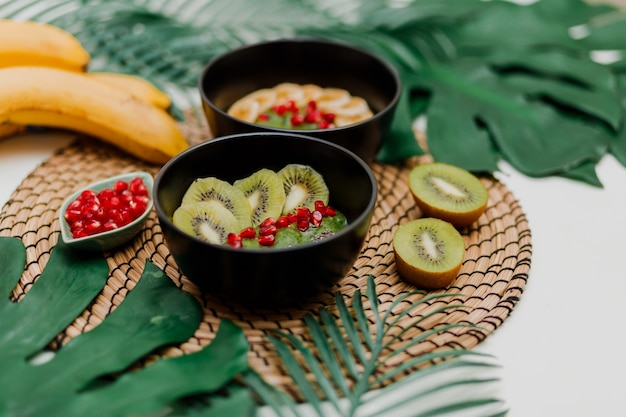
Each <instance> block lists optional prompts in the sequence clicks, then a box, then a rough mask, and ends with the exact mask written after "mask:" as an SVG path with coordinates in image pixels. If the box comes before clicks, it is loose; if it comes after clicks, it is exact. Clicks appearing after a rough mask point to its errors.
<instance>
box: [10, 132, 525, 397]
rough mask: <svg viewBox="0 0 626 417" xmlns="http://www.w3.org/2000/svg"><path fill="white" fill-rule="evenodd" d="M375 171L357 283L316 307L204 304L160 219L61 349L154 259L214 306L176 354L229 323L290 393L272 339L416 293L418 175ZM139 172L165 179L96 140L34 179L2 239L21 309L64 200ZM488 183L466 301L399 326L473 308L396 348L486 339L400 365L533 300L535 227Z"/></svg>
mask: <svg viewBox="0 0 626 417" xmlns="http://www.w3.org/2000/svg"><path fill="white" fill-rule="evenodd" d="M185 128H186V133H187V135H188V139H189V141H190V143H195V142H198V141H200V140H205V139H208V137H206V136H205V135H204V134H203V133H202V130H198V129H197V128H196V127H195V126H194V125H189V124H187V125H185ZM372 167H373V170H374V172H375V175H376V177H377V180H378V183H379V196H378V201H377V204H376V208H375V212H374V217H373V220H372V225H371V228H370V230H369V234H368V236H367V238H366V241H365V244H364V247H363V249H362V251H361V254H360V256H359V258H358V260H357V261H356V262H355V264H354V266H353V268H352V270H351V271H350V273H349V274H348V275H347V276H345V277H344V278H343V279H342V280H341V281H340V282H339V283H338V284H337V285H336V286H335V287H334V288H332V289H330V290H329V291H327V292H326V293H323V294H321V295H320V296H319V297H316V298H315V299H313V300H312V301H311V303H310V304H308V305H306V306H302V308H297V309H295V308H291V309H282V310H275V311H273V310H272V311H270V310H264V311H250V310H247V309H245V308H243V307H238V306H234V305H229V304H225V303H222V302H220V300H217V299H215V298H213V297H211V296H208V295H203V294H201V293H200V292H199V291H198V289H197V287H196V286H195V285H194V284H193V283H191V282H190V281H189V280H188V279H187V278H186V277H185V276H183V275H182V274H181V272H180V271H179V270H178V268H177V266H176V264H175V262H174V260H173V259H172V257H171V256H170V255H169V252H168V248H167V245H166V243H165V242H164V240H163V235H162V233H161V229H160V226H159V224H158V220H157V218H156V214H155V213H154V212H153V213H151V215H150V217H149V219H148V221H147V222H146V224H145V227H144V229H143V231H142V232H141V233H140V234H139V235H138V236H137V237H136V239H135V240H134V241H132V242H131V243H130V244H128V245H127V246H125V247H122V248H120V249H119V250H117V251H115V252H112V253H106V256H107V261H108V263H109V265H110V270H111V272H110V277H109V280H108V283H107V285H106V287H105V288H104V289H103V291H102V292H101V294H100V295H99V296H98V297H97V299H96V300H95V301H94V303H93V304H92V305H91V306H90V307H89V308H88V310H86V311H85V312H84V314H82V315H81V316H80V317H78V318H77V319H76V320H75V322H74V323H72V324H71V325H70V326H69V327H68V328H67V329H66V330H65V331H64V332H63V333H62V334H61V335H59V336H58V338H57V340H55V341H54V343H55V344H63V343H65V342H66V341H67V340H69V339H70V338H71V337H73V336H75V335H77V334H79V333H80V332H83V331H85V330H88V329H90V328H92V327H93V326H95V325H97V324H98V323H100V322H101V321H102V320H103V318H104V317H105V316H106V315H107V314H108V313H109V312H110V311H111V310H112V309H114V308H115V306H117V305H119V303H120V302H121V301H122V300H123V299H124V296H125V294H126V293H127V291H129V290H131V289H132V288H133V286H134V285H135V284H136V282H137V280H138V279H139V277H140V276H141V272H142V270H143V266H144V264H145V261H146V259H150V260H151V261H152V262H153V263H155V264H156V265H158V266H159V267H160V268H162V269H163V270H164V271H165V272H166V273H167V275H168V276H169V277H170V278H171V279H172V280H173V281H174V282H175V283H176V284H177V285H178V286H179V287H180V288H181V289H183V290H184V291H187V292H189V293H191V294H193V295H194V296H195V297H196V298H197V299H198V300H199V301H200V302H201V304H202V305H203V306H204V312H205V314H204V320H203V322H202V324H201V326H200V327H199V328H198V330H197V331H196V334H195V336H194V337H193V338H192V339H190V340H189V341H187V342H186V343H184V344H183V345H181V346H180V347H178V348H172V350H175V351H177V352H171V354H180V353H182V352H191V351H194V350H198V349H200V348H201V347H202V346H204V345H207V344H208V343H210V341H211V340H212V339H213V337H214V335H215V333H216V331H217V328H218V326H219V323H220V320H221V319H222V318H228V319H230V320H232V321H234V322H235V323H237V324H238V325H239V326H241V327H242V328H243V329H244V332H245V334H246V335H247V336H248V340H249V342H250V345H251V349H250V353H249V359H250V362H251V364H252V366H253V367H254V368H255V369H256V370H257V371H258V372H259V373H260V374H261V375H263V376H264V377H265V379H266V380H267V381H268V382H270V383H273V384H275V385H278V386H281V387H283V388H285V389H287V390H288V391H290V388H292V386H291V380H290V379H289V377H288V376H287V375H286V373H285V371H284V369H283V368H282V366H281V362H280V360H279V359H278V357H277V355H276V354H275V352H274V351H273V349H272V346H271V344H270V343H269V342H268V341H267V340H266V338H264V334H265V333H266V332H267V331H268V329H275V328H280V329H286V330H288V331H290V332H292V333H293V334H296V335H299V334H303V333H304V332H305V329H306V328H305V326H304V323H303V320H302V319H303V317H304V315H305V314H307V313H313V314H315V312H316V311H317V310H318V308H319V307H321V306H326V307H327V308H328V309H329V310H330V311H331V312H334V311H335V310H334V309H333V305H334V298H333V293H334V292H335V291H339V292H340V293H342V294H343V295H344V296H345V297H346V299H347V300H348V304H350V298H351V296H352V294H353V293H354V291H355V290H356V289H357V288H361V289H363V290H364V289H365V286H366V283H367V278H368V276H369V275H370V274H371V275H372V276H373V277H375V280H376V282H377V288H378V295H379V300H380V311H385V310H386V309H387V307H388V306H389V305H390V304H391V303H392V302H393V300H394V299H395V298H396V297H397V296H399V295H400V294H404V293H406V292H409V291H411V290H413V289H414V288H413V287H412V286H410V285H408V284H406V283H404V282H403V281H402V280H401V279H400V278H399V277H398V275H397V273H396V269H395V265H394V256H393V251H392V247H391V240H392V237H393V234H394V232H395V230H396V228H397V227H398V225H399V224H402V223H404V222H406V221H408V220H411V219H414V218H417V217H419V216H420V212H419V210H418V209H417V208H416V207H415V205H414V203H413V199H412V197H411V195H410V193H409V190H408V186H407V174H408V168H407V167H401V166H394V165H380V164H373V166H372ZM133 170H147V171H150V172H152V173H153V174H156V173H157V170H158V169H157V168H155V167H152V166H149V165H145V164H143V163H142V162H140V161H137V160H136V159H133V158H130V157H128V156H127V155H125V154H123V153H121V152H119V151H117V150H115V149H113V148H111V147H109V146H107V145H105V144H103V143H101V142H99V141H97V140H95V139H90V138H81V139H78V140H77V141H76V142H75V143H72V144H70V145H69V146H67V147H66V148H63V149H62V150H60V151H59V152H57V153H56V154H54V155H53V156H52V157H50V158H49V159H48V160H47V161H45V162H44V163H43V164H41V165H40V166H39V167H37V168H36V169H35V170H34V171H33V172H32V173H31V174H30V175H29V176H28V177H27V178H26V179H24V181H23V182H22V183H21V184H20V185H19V187H18V188H17V189H16V190H15V191H14V192H13V194H12V195H11V197H10V200H9V201H8V202H7V204H5V206H4V207H3V208H2V212H1V214H0V235H1V236H15V237H20V238H21V239H22V241H23V242H24V244H25V246H26V248H27V267H26V270H25V273H24V274H23V277H22V280H21V281H20V283H19V285H18V286H17V287H16V289H15V291H14V296H15V298H16V299H18V300H19V299H20V298H21V297H22V296H23V295H24V294H25V292H26V291H28V286H29V285H30V284H31V283H32V282H33V281H34V280H36V279H37V277H38V276H39V275H40V274H41V272H42V270H43V268H44V266H45V264H46V262H47V259H48V257H49V254H50V251H51V249H52V247H53V246H54V245H55V243H56V242H57V240H58V239H59V234H60V232H59V230H60V227H59V222H58V219H57V217H58V210H59V208H60V206H61V203H62V201H63V199H64V198H65V197H67V196H68V195H69V194H71V193H72V192H73V191H74V190H75V189H77V188H79V187H82V186H84V185H87V184H89V183H91V182H93V181H96V180H99V179H103V178H105V177H108V176H111V175H116V174H120V173H123V172H130V171H133ZM481 180H482V181H483V182H484V184H485V185H486V186H487V188H488V189H489V195H490V199H489V205H488V207H487V210H486V212H485V213H484V214H483V216H482V217H481V218H480V219H479V220H478V221H477V222H476V223H475V224H474V225H472V226H471V227H469V228H466V229H464V230H463V231H462V234H463V236H464V239H465V241H466V247H467V251H466V258H465V260H464V262H463V266H462V269H461V272H460V274H459V276H458V277H457V279H456V280H455V281H454V282H453V284H452V285H451V287H449V288H448V289H447V290H446V292H450V293H456V294H458V295H456V296H454V297H450V298H444V299H435V300H433V301H432V302H429V303H425V304H424V305H421V306H420V307H419V308H417V309H415V310H414V311H413V312H412V313H411V314H410V315H408V316H407V317H406V318H405V319H403V320H401V321H400V323H399V324H398V325H399V326H400V327H402V326H409V325H410V323H412V322H413V321H414V320H415V319H416V318H418V317H420V316H421V317H424V316H426V315H427V314H428V313H429V312H433V311H434V310H435V309H438V308H440V307H442V305H445V304H446V303H450V304H461V303H462V304H463V305H464V306H463V307H459V308H453V309H451V310H447V311H445V312H441V313H437V314H435V315H433V316H432V317H430V318H429V319H428V320H427V321H426V322H424V323H422V324H421V325H420V327H419V328H417V327H415V328H412V329H410V330H409V331H407V332H406V333H404V334H403V336H402V337H401V338H399V339H398V340H397V342H396V343H399V344H403V343H406V341H407V340H410V339H412V338H413V337H415V335H416V334H419V333H420V332H422V331H424V330H425V329H427V328H430V327H433V326H436V325H440V324H446V323H458V322H464V323H472V324H476V325H478V326H480V327H481V328H482V329H483V330H480V329H477V328H470V327H455V328H452V329H450V330H448V331H445V332H443V333H441V334H439V335H437V336H436V337H433V338H430V339H428V340H427V341H425V342H422V343H420V344H418V345H416V346H415V347H414V348H412V349H410V350H409V351H408V352H407V353H406V354H405V355H404V356H403V355H400V356H399V357H398V358H397V360H398V361H403V360H406V359H407V357H406V356H407V355H408V356H416V355H419V354H421V353H425V352H429V351H433V350H435V349H440V348H443V347H464V348H472V347H473V346H475V345H476V344H477V343H479V342H480V341H482V340H483V339H484V338H485V337H487V335H488V334H489V333H490V332H491V331H493V330H495V329H496V328H498V326H500V324H502V322H503V321H504V320H505V319H506V318H507V317H508V316H509V315H510V313H511V311H512V309H513V308H514V307H515V305H516V303H517V302H518V300H519V297H520V295H521V294H522V292H523V290H524V287H525V285H526V281H527V278H528V271H529V268H530V259H531V254H532V248H531V234H530V230H529V227H528V223H527V220H526V217H525V215H524V213H523V211H522V209H521V207H520V205H519V204H518V202H517V200H516V199H515V197H514V195H513V194H512V193H511V192H510V191H509V190H508V189H507V188H506V187H505V186H504V185H503V184H502V183H501V182H499V181H497V180H495V179H492V178H482V179H481ZM416 297H420V296H418V295H415V296H411V297H409V298H408V300H407V303H408V302H410V301H412V300H414V299H415V298H416ZM165 354H168V353H165ZM388 366H394V364H388Z"/></svg>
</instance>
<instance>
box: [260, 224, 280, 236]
mask: <svg viewBox="0 0 626 417" xmlns="http://www.w3.org/2000/svg"><path fill="white" fill-rule="evenodd" d="M277 231H278V229H277V228H276V225H275V224H270V225H269V226H265V227H261V228H260V229H259V236H267V235H275V234H276V232H277Z"/></svg>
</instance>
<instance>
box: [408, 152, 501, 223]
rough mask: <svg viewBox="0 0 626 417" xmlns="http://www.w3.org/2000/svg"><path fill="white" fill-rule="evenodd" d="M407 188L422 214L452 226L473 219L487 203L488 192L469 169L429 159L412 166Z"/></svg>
mask: <svg viewBox="0 0 626 417" xmlns="http://www.w3.org/2000/svg"><path fill="white" fill-rule="evenodd" d="M409 188H410V190H411V193H412V194H413V197H414V199H415V202H416V203H417V205H418V206H419V208H420V209H421V210H422V212H423V213H424V215H425V216H426V217H436V218H438V219H442V220H446V221H448V222H450V223H452V224H453V225H454V226H456V227H463V226H468V225H470V224H472V223H473V222H474V221H476V220H477V219H478V218H479V217H480V216H481V214H483V212H484V211H485V208H486V207H487V201H488V200H489V193H488V191H487V189H486V188H485V186H484V185H483V184H482V183H481V182H480V180H479V179H478V178H477V177H476V176H474V175H473V174H472V173H471V172H469V171H466V170H464V169H462V168H459V167H457V166H454V165H449V164H445V163H442V162H433V163H427V164H422V165H417V166H415V167H414V168H413V169H412V170H411V172H410V173H409Z"/></svg>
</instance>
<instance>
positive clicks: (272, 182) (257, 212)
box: [233, 168, 286, 226]
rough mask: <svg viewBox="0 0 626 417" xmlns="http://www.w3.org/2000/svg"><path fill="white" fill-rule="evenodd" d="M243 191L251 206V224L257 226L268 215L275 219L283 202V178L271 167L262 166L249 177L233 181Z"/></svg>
mask: <svg viewBox="0 0 626 417" xmlns="http://www.w3.org/2000/svg"><path fill="white" fill-rule="evenodd" d="M233 186H235V187H236V188H239V189H240V190H241V191H243V194H244V195H245V196H246V198H247V199H248V202H249V203H250V207H251V208H252V225H253V226H258V225H259V224H260V223H261V222H263V221H264V220H265V219H267V218H268V217H273V218H275V219H277V218H278V217H279V216H280V215H281V214H282V211H283V206H284V204H285V198H286V197H285V189H284V187H283V180H282V178H281V177H279V176H278V174H277V173H276V172H274V171H272V170H271V169H267V168H262V169H260V170H258V171H256V172H255V173H253V174H252V175H250V176H249V177H246V178H242V179H240V180H237V181H235V182H234V183H233Z"/></svg>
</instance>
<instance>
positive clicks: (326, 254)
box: [154, 132, 377, 307]
mask: <svg viewBox="0 0 626 417" xmlns="http://www.w3.org/2000/svg"><path fill="white" fill-rule="evenodd" d="M292 165H299V166H303V167H310V168H312V169H313V170H315V172H316V173H317V174H318V175H319V176H321V177H322V178H323V180H324V183H325V185H326V187H327V191H328V193H327V195H328V197H327V200H326V205H327V206H328V207H331V206H332V208H333V209H334V210H335V211H336V212H337V213H340V214H341V215H343V216H345V220H346V223H347V224H346V226H345V227H343V228H342V229H341V230H339V231H336V232H334V233H333V234H330V235H328V236H325V237H324V238H322V239H319V240H311V241H304V242H301V243H298V244H294V245H292V246H283V247H256V248H250V247H231V246H230V245H229V244H226V243H209V241H207V239H206V238H205V235H211V234H212V233H213V234H215V233H214V232H213V231H211V233H204V232H201V231H198V232H197V233H196V232H195V231H194V230H200V229H193V228H191V229H189V228H187V230H183V229H184V228H183V227H180V223H176V222H175V221H174V216H175V213H176V212H177V210H178V211H179V212H180V211H181V210H182V209H181V207H182V206H183V205H184V204H183V200H185V201H187V200H188V199H190V198H191V199H194V198H198V196H199V195H202V194H207V195H208V194H209V193H208V192H206V191H203V190H198V188H199V187H202V186H203V185H202V182H201V181H199V179H202V178H217V179H219V182H224V183H226V186H228V185H229V184H235V183H237V184H239V183H238V181H241V180H242V179H244V178H248V177H250V176H253V175H258V174H257V173H258V172H260V171H262V170H270V171H274V172H280V171H281V170H282V169H283V168H285V167H287V166H292ZM300 176H301V178H300V179H298V181H299V182H300V183H302V184H305V186H304V188H305V189H306V187H309V185H308V184H309V182H312V181H310V180H309V177H308V174H303V175H300ZM209 182H210V183H215V182H216V181H215V180H211V181H209ZM207 187H208V186H207ZM210 187H214V186H213V185H210ZM311 187H313V186H311ZM215 189H217V188H212V190H215ZM198 191H199V192H198ZM212 192H213V191H212ZM229 192H230V191H229ZM267 194H269V195H271V194H272V193H267ZM376 196H377V183H376V179H375V177H374V175H373V173H372V171H371V169H370V168H369V166H368V165H367V164H366V163H365V162H364V161H363V160H362V159H360V158H359V157H357V156H356V155H355V154H354V153H352V152H350V151H349V150H347V149H345V148H342V147H340V146H338V145H335V144H333V143H329V142H327V141H324V140H321V139H318V138H314V137H310V136H306V135H299V134H289V133H281V132H275V133H274V132H257V133H244V134H236V135H229V136H224V137H219V138H216V139H213V140H210V141H206V142H202V143H200V144H197V145H195V146H192V147H191V148H189V149H188V150H186V151H184V152H182V153H180V154H179V155H177V156H176V157H174V158H173V159H171V160H170V161H169V162H168V163H166V164H165V165H164V166H163V168H162V169H161V170H160V172H159V173H158V175H157V177H156V179H155V182H154V206H155V209H156V212H157V214H158V218H159V222H160V225H161V228H162V230H163V233H164V237H165V243H166V245H167V247H168V249H169V251H170V253H171V255H172V256H173V258H174V260H175V261H176V263H177V265H178V266H179V267H180V269H181V271H182V272H183V273H184V274H185V275H186V276H187V277H188V278H189V279H190V280H192V281H193V282H194V283H196V284H197V285H198V286H199V287H200V289H201V290H202V291H204V292H205V293H207V294H211V295H214V296H216V297H219V298H221V299H224V300H226V301H228V302H236V303H240V304H243V305H247V306H269V307H273V306H275V307H280V306H288V305H289V306H294V305H299V304H302V303H305V302H306V301H307V300H308V299H310V297H312V296H315V295H316V294H318V293H320V292H322V291H324V290H327V289H329V288H331V287H332V286H333V285H334V284H335V283H336V282H337V281H338V280H339V279H340V278H341V277H343V276H344V275H345V274H346V273H348V272H349V271H350V269H351V267H352V265H353V263H354V261H355V260H356V258H357V257H358V254H359V252H360V250H361V248H362V245H363V242H364V239H365V236H366V234H367V232H368V229H369V226H370V221H371V217H372V214H373V210H374V205H375V202H376ZM214 197H215V196H214ZM200 198H201V197H200ZM218 198H222V196H219V197H218ZM316 198H317V197H316ZM289 199H290V198H289V197H287V199H286V200H289ZM222 200H226V199H225V198H222ZM269 202H272V201H269ZM186 204H187V205H189V204H190V203H189V202H187V203H186ZM268 205H269V204H268ZM220 210H222V209H221V208H220ZM233 212H234V211H233ZM217 213H220V215H219V216H218V215H215V214H214V212H213V211H212V208H208V209H207V210H205V211H203V212H202V213H201V214H195V212H192V214H189V213H185V214H184V216H181V215H180V213H178V215H179V218H183V219H184V220H183V221H186V222H190V223H191V224H193V225H196V224H198V223H202V224H205V223H207V222H208V223H209V224H218V226H217V227H216V228H214V229H212V230H217V231H219V230H220V229H219V228H220V227H222V226H221V225H224V224H225V223H224V222H225V220H224V219H226V217H225V215H224V213H223V211H217ZM194 216H195V217H194ZM212 216H213V217H217V218H215V219H214V218H213V217H212ZM228 216H229V217H228V219H230V220H229V221H232V218H233V217H232V216H231V215H230V214H228ZM179 221H180V220H179ZM225 227H226V226H225V225H224V228H225ZM228 227H230V226H228ZM239 227H240V228H243V227H244V225H243V224H242V225H240V226H239ZM259 233H260V232H259ZM222 238H223V237H222Z"/></svg>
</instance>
